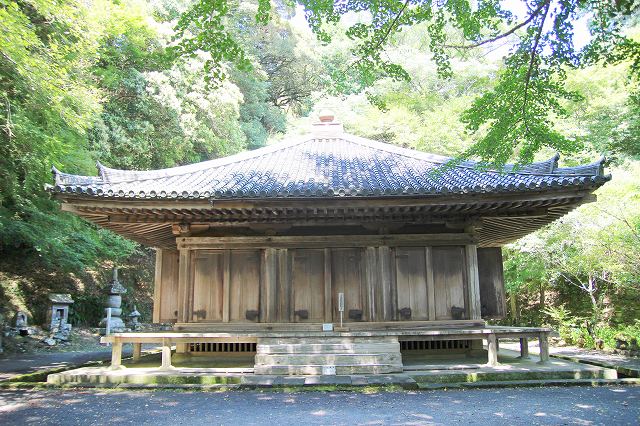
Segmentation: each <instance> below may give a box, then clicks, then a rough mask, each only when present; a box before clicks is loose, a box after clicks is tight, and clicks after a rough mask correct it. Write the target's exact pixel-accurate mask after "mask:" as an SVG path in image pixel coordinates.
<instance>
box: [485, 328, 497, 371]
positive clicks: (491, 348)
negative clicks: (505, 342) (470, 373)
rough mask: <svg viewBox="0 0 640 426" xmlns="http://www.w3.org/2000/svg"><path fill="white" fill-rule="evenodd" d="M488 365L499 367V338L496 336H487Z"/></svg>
mask: <svg viewBox="0 0 640 426" xmlns="http://www.w3.org/2000/svg"><path fill="white" fill-rule="evenodd" d="M487 356H488V360H487V365H488V366H490V367H495V366H496V365H498V338H497V337H496V335H495V334H493V333H491V334H487Z"/></svg>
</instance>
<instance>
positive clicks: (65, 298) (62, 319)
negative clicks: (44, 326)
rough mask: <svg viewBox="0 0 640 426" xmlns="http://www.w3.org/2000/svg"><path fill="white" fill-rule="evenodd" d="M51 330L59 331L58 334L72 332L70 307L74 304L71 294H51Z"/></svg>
mask: <svg viewBox="0 0 640 426" xmlns="http://www.w3.org/2000/svg"><path fill="white" fill-rule="evenodd" d="M49 301H50V302H51V306H50V307H49V324H48V325H49V330H52V331H53V330H55V329H57V331H58V332H63V333H69V332H71V324H69V307H70V306H71V305H72V304H73V299H72V298H71V295H70V294H62V293H51V294H49Z"/></svg>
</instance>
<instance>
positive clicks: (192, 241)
mask: <svg viewBox="0 0 640 426" xmlns="http://www.w3.org/2000/svg"><path fill="white" fill-rule="evenodd" d="M474 243H475V239H474V238H473V237H472V236H470V235H469V234H463V233H458V234H392V235H328V236H291V237H289V236H286V237H285V236H264V237H184V238H177V244H178V248H180V249H186V248H190V249H203V248H208V249H213V248H221V249H229V248H268V247H277V248H289V247H291V248H325V247H379V246H397V245H403V246H425V245H466V244H474Z"/></svg>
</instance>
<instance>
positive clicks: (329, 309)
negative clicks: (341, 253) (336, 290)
mask: <svg viewBox="0 0 640 426" xmlns="http://www.w3.org/2000/svg"><path fill="white" fill-rule="evenodd" d="M331 285H332V284H331V249H328V248H326V249H324V320H325V322H333V305H332V300H331V294H332V290H331Z"/></svg>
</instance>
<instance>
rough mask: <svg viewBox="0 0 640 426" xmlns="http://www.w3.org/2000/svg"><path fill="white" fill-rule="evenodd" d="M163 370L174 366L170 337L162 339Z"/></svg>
mask: <svg viewBox="0 0 640 426" xmlns="http://www.w3.org/2000/svg"><path fill="white" fill-rule="evenodd" d="M160 368H161V369H163V370H168V369H171V368H173V367H172V366H171V341H169V340H168V339H162V366H161V367H160Z"/></svg>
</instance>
